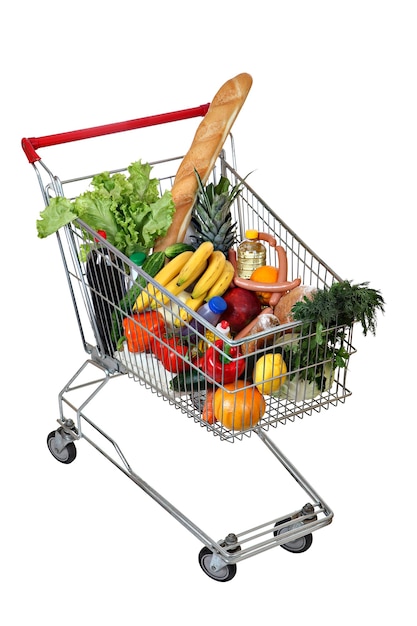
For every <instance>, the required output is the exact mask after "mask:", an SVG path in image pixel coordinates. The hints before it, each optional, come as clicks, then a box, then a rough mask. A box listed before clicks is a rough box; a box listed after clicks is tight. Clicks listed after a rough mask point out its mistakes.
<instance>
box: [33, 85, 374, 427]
mask: <svg viewBox="0 0 417 626" xmlns="http://www.w3.org/2000/svg"><path fill="white" fill-rule="evenodd" d="M251 86H252V78H251V77H250V76H249V75H248V74H245V73H244V74H239V75H238V76H236V77H235V78H234V79H231V80H229V81H227V82H226V83H225V84H224V85H223V86H222V87H221V88H220V90H219V91H218V93H217V94H216V95H215V97H214V99H213V101H212V102H211V104H210V106H209V107H208V109H207V111H206V112H205V115H204V117H203V120H202V121H201V122H200V124H199V125H198V127H197V130H196V132H195V135H194V138H193V140H192V143H191V146H190V148H189V150H188V152H187V153H186V154H185V156H184V157H182V158H180V159H179V165H178V166H177V170H176V172H175V174H174V176H172V177H171V178H170V179H169V180H170V181H171V183H170V184H168V187H167V186H165V188H163V187H162V185H161V179H160V177H158V175H157V173H156V172H155V173H154V165H152V164H150V163H147V162H145V161H143V160H142V159H140V160H137V161H135V162H134V163H132V164H131V165H130V166H128V167H127V168H126V171H125V172H122V171H116V172H113V173H110V172H103V173H101V174H98V175H95V176H93V177H92V180H91V185H90V189H88V190H86V191H85V192H84V193H82V194H81V195H79V196H77V197H75V198H73V199H71V200H70V199H67V198H66V197H64V196H61V195H60V194H56V196H54V197H51V198H50V199H49V201H48V205H47V206H46V207H45V209H44V210H43V211H42V212H41V216H40V218H41V219H39V220H38V222H37V228H38V235H39V236H40V237H46V236H48V235H50V234H51V233H53V232H56V231H57V230H59V229H60V228H62V227H64V226H68V225H72V224H73V228H74V232H77V233H78V239H77V241H78V242H79V243H78V249H77V256H78V261H79V262H80V264H81V267H82V268H84V269H83V275H84V276H85V287H86V294H89V295H85V298H86V300H87V308H88V310H89V315H90V319H91V324H92V327H93V329H94V335H95V338H96V342H97V350H98V353H99V355H101V356H102V357H103V358H104V357H106V358H111V359H114V360H115V362H116V366H115V367H116V368H117V367H118V364H120V369H123V368H126V370H127V372H128V373H129V374H130V375H132V376H134V377H137V378H138V379H139V380H142V381H144V382H145V383H146V384H149V385H151V386H153V387H154V388H155V389H156V390H157V391H158V392H160V393H162V394H163V395H166V396H167V397H168V398H170V399H173V398H175V402H179V403H181V402H183V400H182V399H181V398H187V400H186V401H189V399H190V398H191V402H192V406H193V411H194V416H197V418H198V419H199V420H201V421H203V422H207V423H208V424H210V425H211V426H213V425H214V426H216V424H217V422H219V423H220V426H219V424H217V426H216V428H218V427H220V429H221V431H222V433H223V432H224V429H226V430H231V431H237V432H238V431H246V430H249V431H250V430H251V429H252V428H254V427H256V426H257V425H258V423H259V422H261V424H262V426H268V425H269V424H271V423H274V422H276V421H284V420H285V419H286V417H287V416H288V415H292V414H296V413H297V411H298V409H297V408H290V409H289V407H293V406H294V405H296V404H297V403H308V402H310V403H311V402H312V401H313V400H314V399H315V398H318V400H317V404H316V405H314V403H313V404H312V405H311V406H313V407H314V406H322V405H323V404H325V403H330V402H332V401H334V400H335V398H340V397H344V396H345V394H347V393H348V392H347V389H346V387H345V374H346V370H347V365H348V362H349V358H350V356H351V354H352V353H353V352H354V349H353V347H352V343H351V335H352V326H353V324H354V323H355V322H360V323H361V325H362V330H363V332H364V334H365V335H366V334H367V333H368V332H372V333H374V332H375V328H376V316H377V313H378V311H382V312H383V310H384V300H383V298H382V295H381V294H380V293H379V291H377V290H375V289H372V288H370V287H369V285H368V284H367V283H360V284H353V283H352V281H347V280H342V279H340V278H339V277H338V276H337V275H336V274H335V273H334V272H332V271H331V270H330V268H329V267H328V266H326V265H325V264H324V263H322V262H321V261H320V260H319V258H318V257H316V256H315V255H314V253H312V252H311V251H310V250H309V249H308V248H306V247H304V246H303V243H302V241H301V240H300V239H298V238H297V237H296V235H294V233H292V232H291V231H290V230H289V229H287V228H286V226H285V225H284V224H282V223H281V222H280V221H279V218H278V217H277V216H276V215H275V214H274V213H273V212H272V211H271V210H270V209H269V208H268V207H267V205H265V203H263V201H262V200H261V199H260V197H259V196H257V194H256V193H255V192H253V191H252V190H251V188H250V187H249V186H248V184H247V179H248V177H249V176H250V175H246V176H245V177H241V176H240V175H239V174H238V173H237V171H236V169H235V167H233V166H231V165H229V163H228V162H227V160H226V158H225V153H224V144H225V141H226V139H228V138H229V136H230V131H231V128H232V126H233V123H234V121H235V119H236V117H237V115H238V113H239V112H240V109H241V108H242V106H243V104H244V102H245V100H246V97H247V95H248V93H249V91H250V88H251ZM157 165H158V164H155V167H157ZM165 182H166V180H165ZM137 253H141V254H142V259H141V264H140V265H138V264H137V262H136V261H135V262H133V261H132V260H131V259H132V258H134V257H133V256H132V255H134V254H137ZM136 258H137V257H136ZM143 259H144V260H143ZM219 302H220V303H221V306H220V307H219V306H218V303H219ZM221 323H224V324H225V325H226V328H227V332H228V334H227V336H226V335H224V334H223V333H222V332H221V326H219V324H221ZM332 389H336V390H335V391H332ZM228 394H232V397H233V400H234V409H233V416H234V418H233V423H230V422H229V421H228V420H227V419H226V418H225V410H223V407H225V406H226V405H227V404H228V398H229V395H228ZM259 394H260V395H261V396H262V398H263V401H264V402H263V403H262V402H256V400H257V396H258V395H259ZM324 394H327V395H326V396H325V395H324ZM178 398H179V399H178ZM216 402H217V404H216ZM208 403H211V406H208ZM255 406H256V407H257V409H256V410H255ZM216 407H217V408H216ZM208 413H209V414H210V419H207V420H206V418H205V416H206V414H208ZM247 415H249V416H250V420H249V422H248V420H247Z"/></svg>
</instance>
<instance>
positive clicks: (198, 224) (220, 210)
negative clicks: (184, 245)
mask: <svg viewBox="0 0 417 626" xmlns="http://www.w3.org/2000/svg"><path fill="white" fill-rule="evenodd" d="M194 172H195V175H196V178H197V182H198V192H197V198H196V202H195V204H194V207H193V213H192V216H191V222H192V224H193V226H194V227H195V229H196V231H197V235H196V236H194V237H193V239H194V240H195V242H196V244H200V243H201V242H202V241H206V240H208V241H211V242H212V243H213V245H214V248H215V249H218V250H222V252H224V253H226V252H227V250H228V249H229V248H231V247H232V246H233V244H234V243H235V242H236V227H237V224H236V223H232V215H231V212H230V207H231V205H232V204H233V202H234V201H235V200H236V198H237V197H238V195H239V194H240V192H241V190H242V184H243V183H242V182H241V183H238V184H236V185H235V186H234V187H232V188H231V189H230V185H231V183H230V181H229V180H228V178H226V177H225V176H221V178H220V180H219V182H218V183H217V185H214V183H209V184H208V185H206V186H204V184H203V182H202V180H201V177H200V175H199V173H198V171H197V170H196V169H194Z"/></svg>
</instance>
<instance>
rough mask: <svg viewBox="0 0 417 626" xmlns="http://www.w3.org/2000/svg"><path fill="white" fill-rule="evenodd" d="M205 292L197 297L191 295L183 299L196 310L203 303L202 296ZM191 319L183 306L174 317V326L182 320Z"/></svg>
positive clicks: (179, 324)
mask: <svg viewBox="0 0 417 626" xmlns="http://www.w3.org/2000/svg"><path fill="white" fill-rule="evenodd" d="M206 295H207V294H206V292H204V293H203V294H202V295H201V296H200V297H199V298H193V296H191V295H190V296H189V298H187V300H186V301H185V304H186V305H187V306H188V307H189V308H190V309H191V310H192V311H197V309H199V308H200V307H201V305H202V304H204V298H205V296H206ZM190 320H191V314H190V313H189V312H188V311H187V310H186V309H183V308H180V310H179V316H178V317H177V318H176V319H175V321H174V324H175V326H177V327H179V326H181V324H182V323H183V322H189V321H190Z"/></svg>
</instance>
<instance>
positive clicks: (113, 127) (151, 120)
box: [22, 103, 210, 163]
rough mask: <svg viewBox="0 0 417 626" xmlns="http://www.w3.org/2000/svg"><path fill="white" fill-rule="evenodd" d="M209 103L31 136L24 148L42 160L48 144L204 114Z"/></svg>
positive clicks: (24, 141)
mask: <svg viewBox="0 0 417 626" xmlns="http://www.w3.org/2000/svg"><path fill="white" fill-rule="evenodd" d="M209 106H210V103H209V104H201V105H200V106H198V107H194V108H191V109H182V110H181V111H173V112H171V113H162V114H160V115H150V116H148V117H139V118H138V119H135V120H128V121H127V122H117V123H115V124H105V125H104V126H93V127H92V128H84V129H82V130H73V131H70V132H68V133H59V134H57V135H46V136H44V137H30V138H29V139H26V138H23V139H22V148H23V151H24V153H25V154H26V156H27V159H28V161H29V163H34V162H35V161H40V159H41V157H40V156H39V155H38V154H37V152H36V150H37V149H38V148H46V147H48V146H56V145H58V144H61V143H68V142H70V141H79V140H80V139H91V138H92V137H100V136H102V135H110V134H112V133H120V132H123V131H125V130H134V129H136V128H145V127H146V126H157V125H158V124H166V123H168V122H177V121H179V120H186V119H190V118H192V117H198V116H202V117H204V115H205V114H206V113H207V111H208V109H209Z"/></svg>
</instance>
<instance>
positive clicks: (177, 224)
mask: <svg viewBox="0 0 417 626" xmlns="http://www.w3.org/2000/svg"><path fill="white" fill-rule="evenodd" d="M251 86H252V77H251V76H250V75H249V74H245V73H243V74H238V75H237V76H235V77H234V78H231V79H229V80H228V81H227V82H226V83H224V85H222V87H220V89H219V90H218V92H217V93H216V95H215V96H214V98H213V100H212V102H211V104H210V107H209V109H208V111H207V113H206V115H205V116H204V118H203V120H202V121H201V122H200V125H199V126H198V128H197V131H196V133H195V135H194V138H193V141H192V143H191V146H190V149H189V150H188V152H187V153H186V155H185V156H184V158H183V159H182V161H181V163H180V166H179V168H178V171H177V173H176V176H175V180H174V184H173V186H172V190H171V193H172V199H173V201H174V205H175V213H174V216H173V220H172V223H171V225H170V227H169V229H168V232H167V234H166V235H165V236H164V237H160V238H159V239H158V240H157V241H156V243H155V246H154V251H158V250H165V248H166V247H167V246H169V245H171V244H173V243H178V242H182V241H184V238H185V234H186V232H187V228H188V226H189V224H190V222H191V212H192V208H193V205H194V202H195V199H196V196H197V190H198V182H197V177H196V174H195V171H194V170H197V172H198V173H199V175H200V178H201V181H202V183H203V184H205V183H206V182H207V180H208V178H209V176H210V174H211V172H212V170H213V168H214V165H215V162H216V159H217V157H218V156H219V154H220V152H221V149H222V148H223V144H224V142H225V141H226V139H227V136H228V135H229V132H230V130H231V128H232V126H233V123H234V121H235V119H236V117H237V116H238V114H239V111H240V109H241V108H242V106H243V104H244V102H245V100H246V97H247V95H248V93H249V90H250V88H251Z"/></svg>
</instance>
